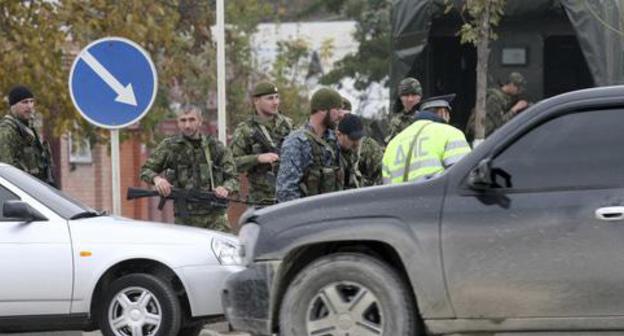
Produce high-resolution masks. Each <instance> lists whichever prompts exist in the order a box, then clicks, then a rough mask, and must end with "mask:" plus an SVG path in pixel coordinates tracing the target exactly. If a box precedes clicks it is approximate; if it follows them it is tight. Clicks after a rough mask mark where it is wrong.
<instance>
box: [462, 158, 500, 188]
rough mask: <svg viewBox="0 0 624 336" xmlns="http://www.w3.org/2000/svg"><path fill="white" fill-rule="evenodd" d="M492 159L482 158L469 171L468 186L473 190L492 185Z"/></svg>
mask: <svg viewBox="0 0 624 336" xmlns="http://www.w3.org/2000/svg"><path fill="white" fill-rule="evenodd" d="M493 184H494V181H493V180H492V160H490V159H489V158H488V159H483V160H481V161H480V162H479V164H478V165H477V166H476V167H475V168H473V169H472V170H471V171H470V174H469V175H468V186H469V187H470V188H471V189H474V190H487V189H490V188H491V187H492V185H493Z"/></svg>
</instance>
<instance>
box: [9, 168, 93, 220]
mask: <svg viewBox="0 0 624 336" xmlns="http://www.w3.org/2000/svg"><path fill="white" fill-rule="evenodd" d="M0 176H1V177H3V178H4V179H6V180H8V181H9V182H11V183H13V184H14V185H15V186H16V187H18V188H20V189H21V190H22V191H24V192H25V193H27V194H29V195H30V196H32V197H33V198H35V199H37V200H38V201H39V202H41V203H43V204H45V205H46V206H47V207H48V208H50V210H52V211H54V212H56V213H57V214H59V215H60V216H61V217H63V218H65V219H73V218H85V217H92V216H93V215H90V216H86V215H82V214H86V213H89V214H94V215H100V214H101V212H98V211H97V210H95V209H93V208H91V207H89V206H87V205H85V204H83V203H82V202H80V201H78V200H76V199H74V198H72V197H70V196H68V195H66V194H65V193H63V192H62V191H60V190H58V189H56V188H53V187H51V186H49V185H47V184H46V183H44V182H42V181H40V180H39V179H37V178H35V177H32V176H31V175H29V174H27V173H25V172H23V171H21V170H19V169H17V168H15V167H12V166H8V165H6V166H5V165H3V166H0Z"/></svg>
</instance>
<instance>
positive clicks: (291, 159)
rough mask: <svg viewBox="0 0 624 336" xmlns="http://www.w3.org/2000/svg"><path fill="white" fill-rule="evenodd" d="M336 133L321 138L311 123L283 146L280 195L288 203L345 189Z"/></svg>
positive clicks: (330, 132) (279, 199)
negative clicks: (315, 132) (315, 133)
mask: <svg viewBox="0 0 624 336" xmlns="http://www.w3.org/2000/svg"><path fill="white" fill-rule="evenodd" d="M340 160H341V159H340V149H339V148H338V144H337V142H336V135H335V133H334V131H333V130H331V129H328V130H326V131H325V134H323V137H322V138H320V137H318V136H316V135H314V130H313V128H312V126H310V125H309V124H308V125H306V127H303V128H300V129H298V130H296V131H294V132H292V133H291V134H290V135H289V136H288V137H287V138H286V140H285V141H284V144H283V145H282V156H281V163H280V167H279V172H278V174H277V184H276V196H277V201H278V202H286V201H290V200H294V199H297V198H301V197H304V196H310V195H316V194H320V193H325V192H331V191H337V190H341V189H342V188H343V187H344V171H343V170H342V165H341V164H340Z"/></svg>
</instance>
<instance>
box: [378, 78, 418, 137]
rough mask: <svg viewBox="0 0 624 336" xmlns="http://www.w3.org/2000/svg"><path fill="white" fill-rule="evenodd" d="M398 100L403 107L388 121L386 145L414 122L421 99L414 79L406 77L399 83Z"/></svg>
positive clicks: (416, 81)
mask: <svg viewBox="0 0 624 336" xmlns="http://www.w3.org/2000/svg"><path fill="white" fill-rule="evenodd" d="M398 89H399V98H400V99H401V104H402V105H403V110H402V111H401V112H399V113H397V115H395V116H394V117H392V119H391V120H390V125H389V126H388V127H389V133H388V135H387V136H386V139H385V140H386V143H388V142H390V140H392V138H394V137H395V136H396V135H397V134H399V133H401V131H402V130H404V129H406V128H407V126H409V125H411V124H412V123H413V122H414V120H416V113H417V112H418V104H419V103H420V100H421V99H422V86H421V85H420V82H419V81H418V80H417V79H416V78H412V77H407V78H405V79H403V80H402V81H401V82H400V83H399V88H398Z"/></svg>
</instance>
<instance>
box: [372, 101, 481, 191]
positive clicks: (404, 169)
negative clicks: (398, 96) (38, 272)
mask: <svg viewBox="0 0 624 336" xmlns="http://www.w3.org/2000/svg"><path fill="white" fill-rule="evenodd" d="M454 96H455V95H448V96H441V97H434V98H431V99H429V100H427V101H425V102H423V104H422V108H421V111H420V112H419V113H418V120H417V121H416V122H414V123H413V124H412V125H410V126H409V127H408V128H406V129H405V130H403V131H402V132H401V133H399V134H398V135H397V136H396V137H395V138H394V139H392V141H390V143H389V144H388V147H387V148H386V151H385V153H384V157H383V180H384V184H396V183H402V182H407V181H422V180H427V179H429V178H431V177H433V176H436V175H438V174H441V173H442V172H443V171H444V170H446V169H447V168H449V167H450V166H451V165H453V164H455V163H456V162H457V161H459V160H460V159H461V158H462V157H463V156H464V155H466V154H468V153H469V152H470V146H469V145H468V142H467V141H466V137H465V136H464V133H463V132H462V131H460V130H458V129H457V128H455V127H453V126H451V125H448V121H449V120H450V111H451V106H450V103H449V102H450V101H451V100H452V99H453V98H454Z"/></svg>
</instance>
